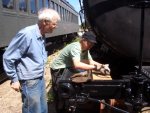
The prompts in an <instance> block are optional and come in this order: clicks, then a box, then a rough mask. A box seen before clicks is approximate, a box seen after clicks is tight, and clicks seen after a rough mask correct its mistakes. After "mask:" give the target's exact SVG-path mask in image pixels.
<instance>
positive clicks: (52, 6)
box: [51, 1, 55, 9]
mask: <svg viewBox="0 0 150 113" xmlns="http://www.w3.org/2000/svg"><path fill="white" fill-rule="evenodd" d="M51 8H52V9H54V8H55V6H54V2H53V1H51Z"/></svg>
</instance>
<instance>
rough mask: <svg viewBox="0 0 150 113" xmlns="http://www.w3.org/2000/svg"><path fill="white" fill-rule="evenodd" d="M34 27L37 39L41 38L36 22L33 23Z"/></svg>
mask: <svg viewBox="0 0 150 113" xmlns="http://www.w3.org/2000/svg"><path fill="white" fill-rule="evenodd" d="M35 28H36V29H35V31H36V36H37V39H42V34H41V32H40V29H39V26H38V24H35Z"/></svg>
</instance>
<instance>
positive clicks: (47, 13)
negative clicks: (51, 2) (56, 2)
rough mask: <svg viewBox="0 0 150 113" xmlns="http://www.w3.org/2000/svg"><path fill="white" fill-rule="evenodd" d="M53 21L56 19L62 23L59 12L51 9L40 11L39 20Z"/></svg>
mask: <svg viewBox="0 0 150 113" xmlns="http://www.w3.org/2000/svg"><path fill="white" fill-rule="evenodd" d="M52 19H56V21H60V15H59V14H58V12H57V11H55V10H53V9H50V8H43V9H40V10H39V11H38V20H39V21H40V20H48V21H52Z"/></svg>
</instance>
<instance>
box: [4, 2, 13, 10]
mask: <svg viewBox="0 0 150 113" xmlns="http://www.w3.org/2000/svg"><path fill="white" fill-rule="evenodd" d="M2 4H3V7H4V8H7V9H14V7H15V0H2Z"/></svg>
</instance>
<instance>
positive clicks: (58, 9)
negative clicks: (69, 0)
mask: <svg viewBox="0 0 150 113" xmlns="http://www.w3.org/2000/svg"><path fill="white" fill-rule="evenodd" d="M60 7H61V6H60V5H58V13H59V14H60Z"/></svg>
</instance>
